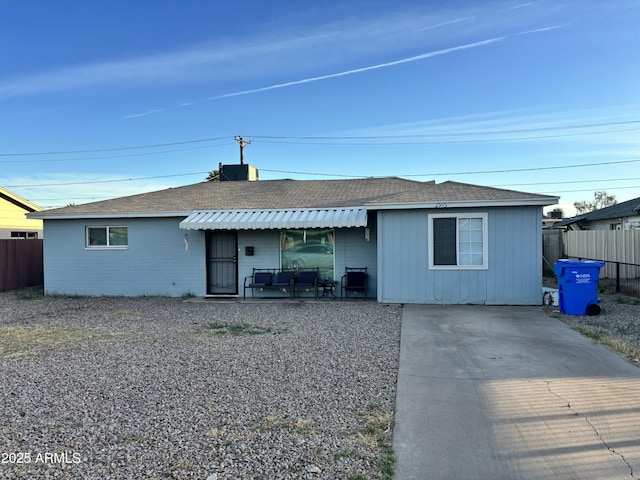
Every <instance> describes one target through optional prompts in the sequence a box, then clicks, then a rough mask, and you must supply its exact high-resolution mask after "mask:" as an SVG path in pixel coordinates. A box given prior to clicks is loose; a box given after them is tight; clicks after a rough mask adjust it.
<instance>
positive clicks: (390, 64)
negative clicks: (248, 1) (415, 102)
mask: <svg viewBox="0 0 640 480" xmlns="http://www.w3.org/2000/svg"><path fill="white" fill-rule="evenodd" d="M505 38H507V37H506V36H503V37H496V38H490V39H489V40H482V41H481V42H474V43H467V44H465V45H459V46H457V47H451V48H445V49H443V50H436V51H435V52H428V53H423V54H421V55H416V56H413V57H408V58H403V59H401V60H394V61H393V62H386V63H379V64H377V65H370V66H368V67H362V68H355V69H353V70H346V71H344V72H338V73H330V74H328V75H320V76H318V77H311V78H304V79H302V80H295V81H293V82H286V83H278V84H276V85H269V86H268V87H261V88H252V89H250V90H242V91H241V92H234V93H226V94H224V95H218V96H216V97H210V98H208V100H218V99H221V98H229V97H237V96H240V95H249V94H251V93H258V92H266V91H267V90H275V89H276V88H284V87H291V86H293V85H301V84H303V83H311V82H318V81H320V80H327V79H329V78H337V77H344V76H347V75H353V74H356V73H362V72H368V71H370V70H378V69H380V68H387V67H393V66H395V65H402V64H403V63H411V62H416V61H418V60H424V59H425V58H431V57H436V56H438V55H446V54H448V53H453V52H458V51H460V50H467V49H469V48H476V47H482V46H484V45H489V44H492V43H496V42H499V41H501V40H504V39H505Z"/></svg>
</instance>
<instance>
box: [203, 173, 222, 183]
mask: <svg viewBox="0 0 640 480" xmlns="http://www.w3.org/2000/svg"><path fill="white" fill-rule="evenodd" d="M206 181H207V182H219V181H220V170H211V171H210V172H209V174H208V175H207V178H206Z"/></svg>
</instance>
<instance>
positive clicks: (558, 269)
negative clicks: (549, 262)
mask: <svg viewBox="0 0 640 480" xmlns="http://www.w3.org/2000/svg"><path fill="white" fill-rule="evenodd" d="M602 267H604V262H601V261H599V260H571V259H568V258H561V259H559V260H557V261H556V263H555V264H554V266H553V273H555V274H556V275H562V274H563V272H564V269H565V268H602Z"/></svg>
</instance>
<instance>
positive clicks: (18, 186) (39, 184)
mask: <svg viewBox="0 0 640 480" xmlns="http://www.w3.org/2000/svg"><path fill="white" fill-rule="evenodd" d="M207 173H209V172H193V173H177V174H173V175H156V176H153V177H136V178H120V179H116V180H89V181H84V182H62V183H37V184H32V185H6V188H27V187H30V188H32V187H60V186H66V185H91V184H96V183H117V182H134V181H137V180H152V179H156V178H170V177H187V176H189V175H205V174H207Z"/></svg>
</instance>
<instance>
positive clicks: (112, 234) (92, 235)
mask: <svg viewBox="0 0 640 480" xmlns="http://www.w3.org/2000/svg"><path fill="white" fill-rule="evenodd" d="M86 235H87V238H86V246H87V248H127V247H128V246H129V231H128V227H122V226H118V227H115V226H114V227H111V226H105V227H87V229H86Z"/></svg>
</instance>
